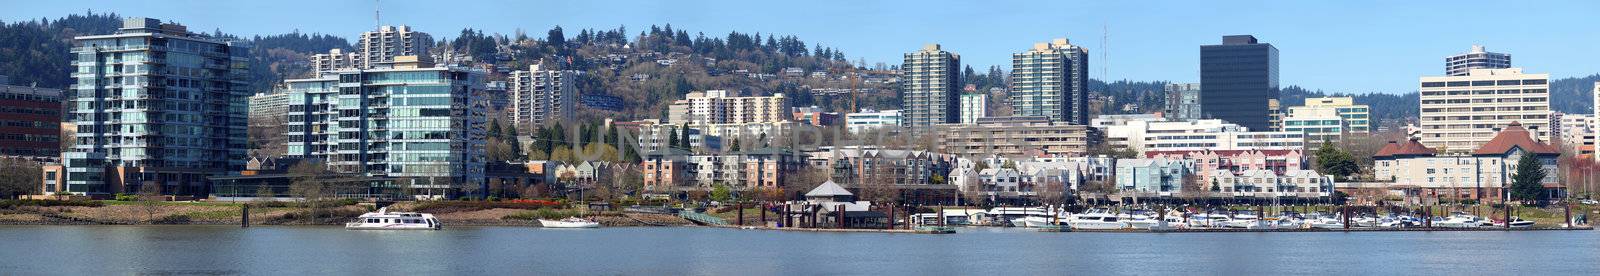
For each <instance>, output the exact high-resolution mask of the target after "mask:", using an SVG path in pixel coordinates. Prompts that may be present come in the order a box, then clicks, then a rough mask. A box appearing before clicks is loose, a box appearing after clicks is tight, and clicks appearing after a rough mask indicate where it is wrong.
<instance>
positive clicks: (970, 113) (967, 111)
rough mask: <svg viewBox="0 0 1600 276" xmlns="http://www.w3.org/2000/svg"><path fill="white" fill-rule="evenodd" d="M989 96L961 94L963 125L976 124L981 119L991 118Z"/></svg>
mask: <svg viewBox="0 0 1600 276" xmlns="http://www.w3.org/2000/svg"><path fill="white" fill-rule="evenodd" d="M988 104H989V94H983V93H967V94H961V124H966V125H970V124H976V123H978V119H979V118H984V117H989V108H988Z"/></svg>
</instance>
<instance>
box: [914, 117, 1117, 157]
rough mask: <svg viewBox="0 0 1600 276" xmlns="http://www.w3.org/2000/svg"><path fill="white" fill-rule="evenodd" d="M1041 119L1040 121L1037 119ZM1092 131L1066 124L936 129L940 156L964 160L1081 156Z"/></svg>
mask: <svg viewBox="0 0 1600 276" xmlns="http://www.w3.org/2000/svg"><path fill="white" fill-rule="evenodd" d="M1040 118H1042V117H1040ZM1092 129H1093V128H1090V127H1089V126H1086V125H1079V124H1071V123H1068V122H1047V121H1043V120H1040V121H1030V122H1022V121H1018V122H1003V123H985V122H982V121H980V122H979V123H978V124H973V125H962V124H945V125H939V126H938V130H939V133H938V135H939V147H940V149H941V150H942V152H945V153H948V154H952V155H957V156H966V157H982V156H992V155H999V156H1024V155H1026V156H1052V157H1073V156H1084V155H1085V154H1087V153H1088V152H1089V139H1090V137H1092V136H1093V135H1091V134H1090V133H1089V132H1090V131H1091V130H1092Z"/></svg>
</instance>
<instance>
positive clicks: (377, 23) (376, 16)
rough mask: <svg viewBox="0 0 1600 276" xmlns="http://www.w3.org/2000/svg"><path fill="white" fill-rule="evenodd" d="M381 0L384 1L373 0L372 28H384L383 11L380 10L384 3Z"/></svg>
mask: <svg viewBox="0 0 1600 276" xmlns="http://www.w3.org/2000/svg"><path fill="white" fill-rule="evenodd" d="M380 2H382V1H381V0H372V24H373V25H372V29H374V30H376V29H378V28H383V16H382V13H381V12H380V11H379V9H380V7H381V6H382V5H383V3H380Z"/></svg>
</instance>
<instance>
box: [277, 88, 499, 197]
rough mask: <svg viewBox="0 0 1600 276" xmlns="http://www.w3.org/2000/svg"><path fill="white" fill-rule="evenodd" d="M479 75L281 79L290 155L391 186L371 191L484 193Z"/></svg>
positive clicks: (380, 185) (483, 115)
mask: <svg viewBox="0 0 1600 276" xmlns="http://www.w3.org/2000/svg"><path fill="white" fill-rule="evenodd" d="M484 74H485V73H484V72H482V71H479V70H475V69H464V68H450V67H432V68H377V69H347V70H338V71H329V72H323V73H321V74H320V75H319V77H317V78H311V79H296V80H286V81H284V82H285V87H286V89H287V91H284V93H287V94H288V95H289V96H288V97H289V103H288V105H289V111H288V114H289V115H288V123H287V126H286V129H287V133H286V135H287V136H288V138H287V139H288V145H287V148H288V156H289V157H298V158H309V159H315V160H324V161H325V162H326V164H327V166H328V167H329V169H331V170H332V171H334V172H338V173H347V174H364V175H365V176H370V177H380V178H389V179H393V180H394V181H388V182H384V183H373V185H375V187H373V188H398V187H403V186H404V187H410V188H413V189H435V190H437V191H451V190H454V189H459V188H461V187H463V186H464V185H478V186H479V187H482V185H485V182H484V156H485V153H484V141H485V138H486V134H487V133H486V126H485V121H486V120H487V113H486V112H487V111H486V110H487V107H486V106H485V105H486V104H487V103H486V101H481V100H479V99H480V98H482V97H484V95H482V94H483V88H484V83H485V82H484ZM402 182H406V183H402Z"/></svg>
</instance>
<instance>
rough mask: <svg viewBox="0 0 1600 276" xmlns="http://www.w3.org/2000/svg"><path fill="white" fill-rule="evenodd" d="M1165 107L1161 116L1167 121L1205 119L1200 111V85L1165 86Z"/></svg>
mask: <svg viewBox="0 0 1600 276" xmlns="http://www.w3.org/2000/svg"><path fill="white" fill-rule="evenodd" d="M1165 89H1166V92H1167V105H1166V110H1164V111H1163V112H1162V115H1163V116H1165V117H1166V118H1167V120H1168V121H1191V120H1199V119H1203V118H1205V115H1204V114H1205V113H1203V112H1201V109H1200V84H1198V83H1171V84H1167V86H1166V88H1165Z"/></svg>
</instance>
